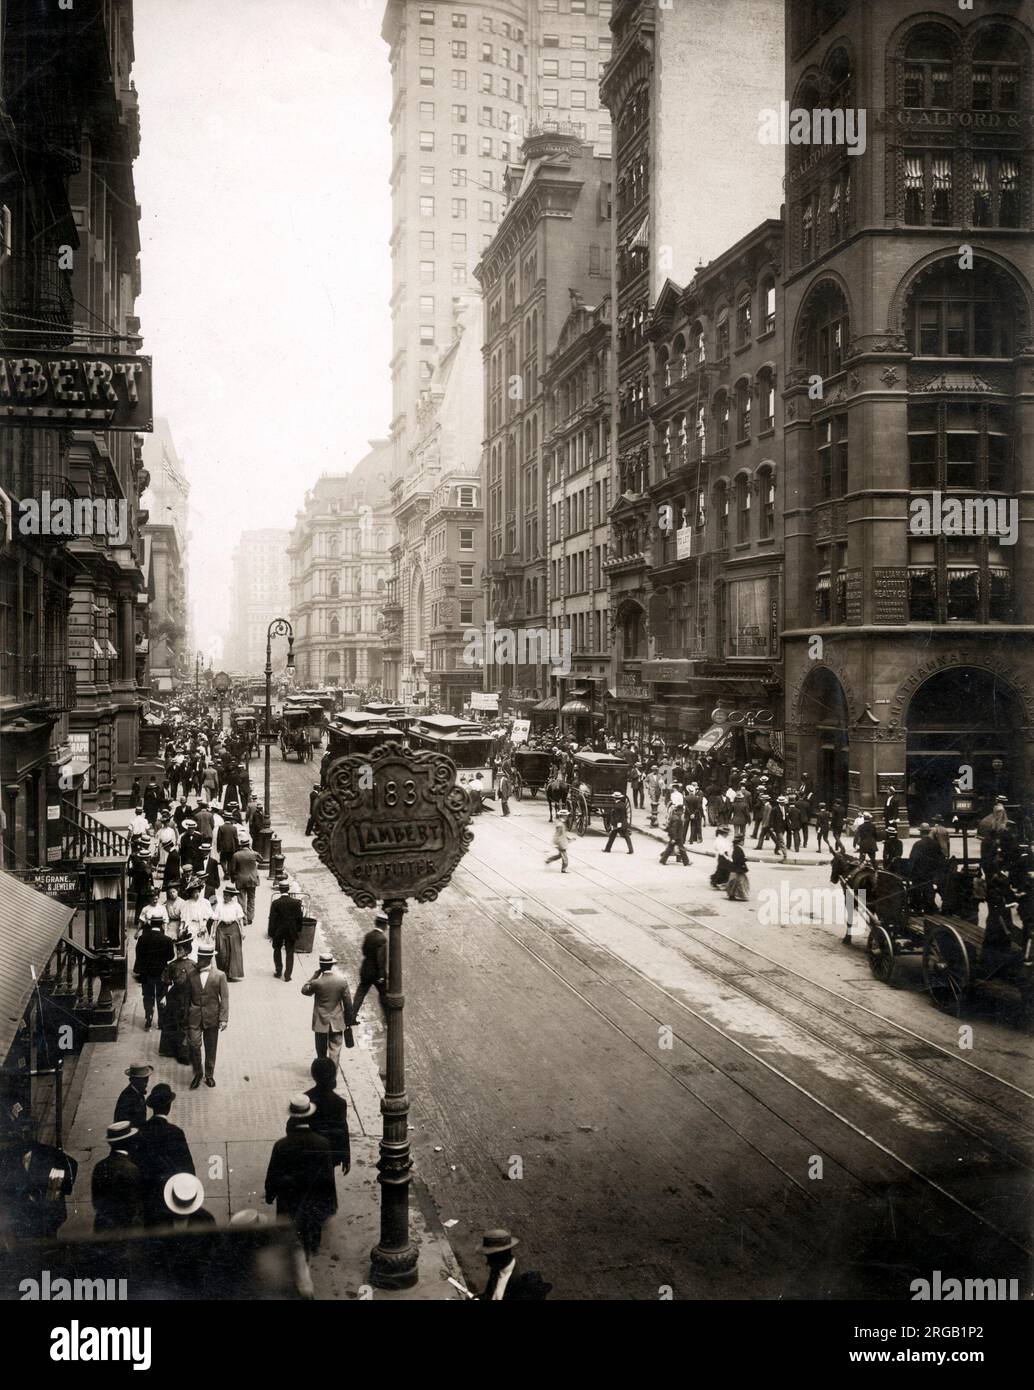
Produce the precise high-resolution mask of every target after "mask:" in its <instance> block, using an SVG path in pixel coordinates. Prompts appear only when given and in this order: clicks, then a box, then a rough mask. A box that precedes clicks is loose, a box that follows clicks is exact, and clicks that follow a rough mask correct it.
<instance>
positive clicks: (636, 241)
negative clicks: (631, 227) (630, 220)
mask: <svg viewBox="0 0 1034 1390" xmlns="http://www.w3.org/2000/svg"><path fill="white" fill-rule="evenodd" d="M649 245H650V214H649V213H647V214H646V216H645V217H644V218H643V220H642V222H641V223H640V224H639V230H638V231H637V232H636V234H635V236H634V237H633V238H632V240H631V241H630V242H629V243H628V248H629V250H630V251H645V250H646V248H647V247H648V246H649Z"/></svg>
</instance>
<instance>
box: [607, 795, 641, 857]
mask: <svg viewBox="0 0 1034 1390" xmlns="http://www.w3.org/2000/svg"><path fill="white" fill-rule="evenodd" d="M611 800H612V801H613V803H614V804H613V806H611V808H610V809H609V810H608V811H607V815H606V821H607V829H608V830H609V831H610V834H609V835H608V836H607V843H606V844H605V845H604V846H603V853H604V854H609V853H610V851H611V847H612V846H613V844H614V841H615V840H616V839H617V837H618V836H619V835H620V836H621V838H622V839H623V840H624V842H625V844H626V845H627V846H628V852H629V854H633V853H634V850H633V849H632V835H631V828H630V826H629V823H628V807H627V805H626V802H625V797H624V796H623V795H622V794H621V792H611Z"/></svg>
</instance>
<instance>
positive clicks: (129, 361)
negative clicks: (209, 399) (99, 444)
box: [0, 349, 154, 433]
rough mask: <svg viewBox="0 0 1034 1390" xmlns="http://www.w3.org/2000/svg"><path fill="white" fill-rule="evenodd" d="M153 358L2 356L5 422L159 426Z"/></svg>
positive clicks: (0, 413) (0, 416)
mask: <svg viewBox="0 0 1034 1390" xmlns="http://www.w3.org/2000/svg"><path fill="white" fill-rule="evenodd" d="M152 415H153V410H152V404H151V359H150V358H149V357H136V356H132V355H130V354H125V355H116V354H113V353H99V352H73V351H71V350H68V349H61V350H60V351H58V352H54V353H46V354H44V353H40V352H27V353H26V355H25V356H17V357H16V356H13V355H6V356H0V420H4V421H6V422H7V423H8V424H13V425H37V426H42V427H44V428H50V429H53V428H55V427H56V426H58V425H65V424H71V425H85V426H86V427H87V428H95V429H104V430H134V431H135V430H141V431H144V432H145V433H146V432H148V431H150V430H151V429H153V427H154V423H153V419H152Z"/></svg>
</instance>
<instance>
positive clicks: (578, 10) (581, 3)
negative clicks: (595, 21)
mask: <svg viewBox="0 0 1034 1390" xmlns="http://www.w3.org/2000/svg"><path fill="white" fill-rule="evenodd" d="M571 13H572V14H585V0H571Z"/></svg>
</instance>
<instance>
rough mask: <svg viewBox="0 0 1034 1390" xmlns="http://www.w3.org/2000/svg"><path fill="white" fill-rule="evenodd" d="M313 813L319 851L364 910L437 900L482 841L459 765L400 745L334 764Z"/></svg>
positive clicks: (388, 744)
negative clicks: (473, 826) (398, 901)
mask: <svg viewBox="0 0 1034 1390" xmlns="http://www.w3.org/2000/svg"><path fill="white" fill-rule="evenodd" d="M312 815H313V824H314V826H315V836H314V838H313V842H312V844H313V848H314V849H315V851H316V853H317V854H318V855H319V857H320V860H321V861H322V862H323V864H325V865H326V867H327V868H328V869H329V870H330V871H331V873H332V874H333V875H334V877H335V878H336V879H337V881H338V883H339V884H340V886H341V888H342V890H343V891H344V892H345V893H347V894H348V896H349V897H350V898H351V899H352V901H353V902H354V903H356V904H357V905H358V906H359V907H373V906H374V905H375V903H377V901H378V900H384V899H385V898H415V899H416V901H417V902H431V901H433V900H434V899H435V898H437V896H438V894H439V893H440V892H441V890H442V889H443V888H444V887H445V886H446V884H447V883H448V882H449V880H450V878H451V877H452V873H453V870H454V869H455V867H456V865H457V864H458V863H459V861H460V859H462V857H463V855H464V854H465V853H466V852H467V849H468V848H469V846H470V844H471V843H472V841H473V839H474V836H473V834H472V833H471V832H470V830H468V829H467V826H468V825H469V823H470V816H471V811H470V798H469V797H468V795H467V793H466V792H465V791H464V789H463V788H462V787H458V786H457V785H456V768H455V766H454V765H453V763H452V762H451V761H450V760H449V759H448V758H446V757H445V756H444V755H443V754H441V753H432V752H430V751H429V750H425V749H420V750H417V751H409V750H408V749H406V748H403V746H402V745H401V744H400V743H384V744H381V746H380V747H379V748H374V749H372V750H371V752H370V753H369V754H365V753H349V754H346V756H344V757H342V758H337V759H336V760H335V761H334V762H332V763H331V764H330V766H329V767H328V768H327V772H326V776H325V777H324V780H323V790H322V791H321V792H320V794H319V796H318V797H317V798H316V804H315V805H314V807H313V812H312Z"/></svg>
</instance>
